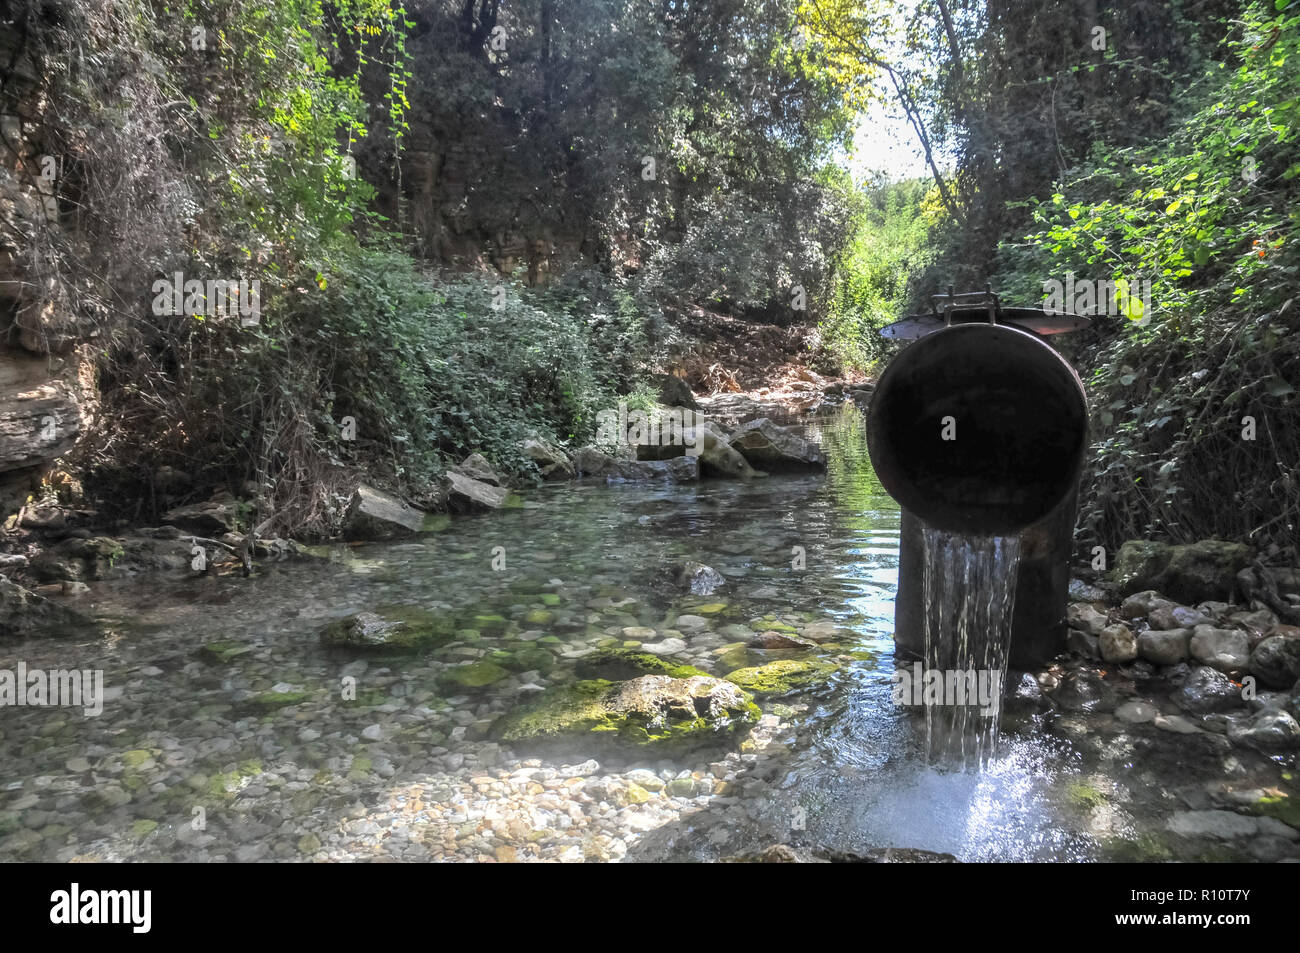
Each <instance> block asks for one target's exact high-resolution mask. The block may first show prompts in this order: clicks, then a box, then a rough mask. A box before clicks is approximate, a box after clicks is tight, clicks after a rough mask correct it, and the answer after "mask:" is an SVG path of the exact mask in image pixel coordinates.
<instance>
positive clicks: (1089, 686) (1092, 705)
mask: <svg viewBox="0 0 1300 953" xmlns="http://www.w3.org/2000/svg"><path fill="white" fill-rule="evenodd" d="M1052 700H1053V701H1054V702H1056V703H1057V704H1058V705H1060V706H1061V707H1062V708H1064V709H1065V710H1066V711H1098V712H1104V711H1112V710H1114V708H1115V706H1116V698H1115V690H1114V689H1113V688H1111V687H1110V685H1108V684H1106V681H1105V679H1103V678H1102V677H1101V676H1099V675H1098V674H1097V673H1096V672H1092V671H1087V670H1082V671H1075V672H1066V673H1065V675H1064V676H1062V678H1061V681H1060V683H1059V684H1058V685H1057V686H1056V688H1055V690H1054V691H1053V692H1052Z"/></svg>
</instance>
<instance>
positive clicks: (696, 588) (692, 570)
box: [668, 561, 726, 596]
mask: <svg viewBox="0 0 1300 953" xmlns="http://www.w3.org/2000/svg"><path fill="white" fill-rule="evenodd" d="M668 573H669V575H670V576H671V578H672V581H673V583H674V584H675V585H677V586H678V587H679V588H681V589H684V590H686V591H687V592H690V593H692V594H693V595H697V596H711V595H713V593H714V592H716V591H717V590H718V589H719V588H720V587H721V586H723V585H724V584H725V583H726V580H725V579H723V578H722V574H721V573H720V572H718V571H717V570H716V569H714V568H713V567H712V566H706V565H704V563H697V562H692V561H687V562H683V563H678V564H677V565H675V566H673V567H671V568H670V569H669V570H668Z"/></svg>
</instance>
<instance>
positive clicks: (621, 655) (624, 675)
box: [575, 648, 709, 682]
mask: <svg viewBox="0 0 1300 953" xmlns="http://www.w3.org/2000/svg"><path fill="white" fill-rule="evenodd" d="M575 671H576V672H577V675H578V677H579V678H595V679H607V680H609V681H616V682H617V681H623V680H624V679H628V678H636V677H637V676H640V675H667V676H668V677H669V678H690V677H692V676H694V675H705V676H707V675H708V674H709V673H708V672H703V671H700V670H699V669H698V668H695V667H694V666H693V665H674V664H673V663H672V662H669V661H668V660H666V659H662V658H660V657H659V656H658V655H651V654H650V653H649V652H634V651H631V650H630V649H625V648H602V649H599V650H598V651H595V652H592V653H591V654H590V655H587V656H585V657H583V658H580V659H578V662H577V665H576V666H575Z"/></svg>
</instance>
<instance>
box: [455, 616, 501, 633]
mask: <svg viewBox="0 0 1300 953" xmlns="http://www.w3.org/2000/svg"><path fill="white" fill-rule="evenodd" d="M509 625H510V621H509V620H508V619H507V618H506V617H505V616H503V615H500V614H498V613H494V612H482V613H473V614H471V615H469V616H467V617H466V618H465V619H464V621H463V627H464V628H469V629H477V630H478V631H479V632H481V633H483V634H484V635H500V634H501V633H502V632H504V631H505V630H506V628H507V627H508V626H509Z"/></svg>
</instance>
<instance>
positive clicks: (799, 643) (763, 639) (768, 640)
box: [745, 631, 817, 649]
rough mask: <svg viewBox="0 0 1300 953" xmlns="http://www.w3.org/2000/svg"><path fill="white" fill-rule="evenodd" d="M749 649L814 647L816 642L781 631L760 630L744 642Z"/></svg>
mask: <svg viewBox="0 0 1300 953" xmlns="http://www.w3.org/2000/svg"><path fill="white" fill-rule="evenodd" d="M745 644H746V645H747V646H749V647H750V648H751V649H815V648H817V643H816V642H809V641H808V640H807V639H801V638H799V637H798V636H794V635H786V634H785V633H783V632H774V631H769V632H760V633H758V635H756V636H754V637H753V638H752V639H750V640H749V641H748V642H746V643H745Z"/></svg>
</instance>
